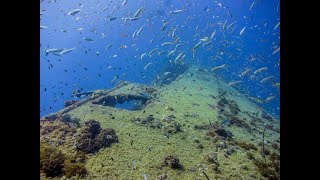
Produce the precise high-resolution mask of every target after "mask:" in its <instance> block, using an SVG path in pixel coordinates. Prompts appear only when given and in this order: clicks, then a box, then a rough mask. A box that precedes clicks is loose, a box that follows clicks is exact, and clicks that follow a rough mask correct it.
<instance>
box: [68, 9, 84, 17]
mask: <svg viewBox="0 0 320 180" xmlns="http://www.w3.org/2000/svg"><path fill="white" fill-rule="evenodd" d="M80 11H81V9H74V10H72V11H70V12H68V15H69V16H70V15H72V16H73V15H75V14H77V13H78V12H80Z"/></svg>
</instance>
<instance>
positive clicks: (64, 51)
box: [60, 47, 76, 55]
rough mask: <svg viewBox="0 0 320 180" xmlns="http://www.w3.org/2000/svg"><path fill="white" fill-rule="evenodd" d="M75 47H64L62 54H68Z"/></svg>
mask: <svg viewBox="0 0 320 180" xmlns="http://www.w3.org/2000/svg"><path fill="white" fill-rule="evenodd" d="M75 49H76V48H75V47H74V48H70V49H64V50H63V51H61V52H60V55H62V54H67V53H69V52H71V51H73V50H75Z"/></svg>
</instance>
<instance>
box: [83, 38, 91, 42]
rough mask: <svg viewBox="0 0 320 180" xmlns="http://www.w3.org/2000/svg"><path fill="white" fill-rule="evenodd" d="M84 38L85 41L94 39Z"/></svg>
mask: <svg viewBox="0 0 320 180" xmlns="http://www.w3.org/2000/svg"><path fill="white" fill-rule="evenodd" d="M83 40H85V41H93V39H91V38H83Z"/></svg>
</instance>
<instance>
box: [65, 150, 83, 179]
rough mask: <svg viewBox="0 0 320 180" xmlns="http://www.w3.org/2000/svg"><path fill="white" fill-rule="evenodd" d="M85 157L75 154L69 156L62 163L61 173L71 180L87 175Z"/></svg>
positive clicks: (79, 153)
mask: <svg viewBox="0 0 320 180" xmlns="http://www.w3.org/2000/svg"><path fill="white" fill-rule="evenodd" d="M85 160H86V156H85V155H84V154H83V153H81V152H77V153H76V154H75V156H69V157H67V158H66V159H65V161H64V167H63V172H64V174H65V176H66V177H67V178H71V177H73V176H76V175H85V174H87V169H86V168H85V166H84V165H85V164H84V163H85Z"/></svg>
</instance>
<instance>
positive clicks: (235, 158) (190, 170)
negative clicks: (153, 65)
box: [40, 66, 280, 180]
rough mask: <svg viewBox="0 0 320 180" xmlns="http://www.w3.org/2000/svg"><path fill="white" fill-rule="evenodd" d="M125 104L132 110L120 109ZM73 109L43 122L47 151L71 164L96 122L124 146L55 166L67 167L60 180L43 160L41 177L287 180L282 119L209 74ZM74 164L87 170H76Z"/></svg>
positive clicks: (116, 92)
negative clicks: (283, 178) (282, 177)
mask: <svg viewBox="0 0 320 180" xmlns="http://www.w3.org/2000/svg"><path fill="white" fill-rule="evenodd" d="M125 101H129V103H128V106H132V107H126V108H125V109H119V108H116V107H121V103H124V102H125ZM130 101H132V102H133V103H131V104H130ZM70 104H71V105H69V106H68V107H66V108H65V109H63V110H61V111H59V112H57V113H54V114H50V115H48V116H46V117H43V118H41V120H40V124H41V129H40V142H41V148H47V149H48V148H49V147H47V146H52V147H50V148H51V150H52V149H54V150H55V151H60V152H61V154H63V155H64V156H65V159H68V157H71V156H74V155H75V154H77V153H80V152H79V151H81V150H79V148H78V147H77V143H78V142H79V141H80V140H79V134H81V133H83V132H86V131H85V130H83V128H84V127H85V123H84V122H86V121H89V120H95V121H97V122H98V123H100V126H101V128H103V129H105V128H112V129H114V131H115V133H116V136H117V141H112V143H107V144H108V145H107V146H106V147H102V148H98V149H97V150H96V151H95V152H89V153H88V152H85V153H82V155H83V156H84V157H83V158H82V160H81V162H80V161H79V162H78V160H72V161H66V160H65V161H63V160H60V164H61V166H54V165H52V164H54V160H52V161H50V163H51V165H52V167H53V168H60V170H58V171H56V173H53V174H54V175H51V176H53V177H47V174H46V173H45V170H44V169H48V168H45V167H44V166H46V164H45V163H44V161H43V162H42V161H41V167H42V169H41V170H40V176H41V179H68V178H70V177H71V179H134V180H135V179H146V178H147V179H171V180H175V179H177V180H178V179H179V180H180V179H190V180H194V179H199V180H200V179H204V180H206V179H210V180H211V179H280V123H279V119H277V118H276V117H274V116H272V115H271V114H269V113H268V112H266V111H264V110H263V109H262V108H261V107H259V105H258V104H256V103H255V102H252V101H251V100H250V99H249V98H248V97H246V96H245V95H242V94H241V93H239V92H238V91H237V90H235V89H234V88H233V87H230V86H228V83H226V82H224V81H223V80H222V79H221V78H219V77H217V76H216V75H215V74H214V73H212V72H206V71H204V70H202V69H201V68H198V67H194V66H193V67H190V68H189V69H188V70H187V71H185V72H184V73H183V74H181V75H180V76H178V78H176V80H174V81H173V82H172V83H170V84H168V85H162V86H146V85H142V84H135V83H130V82H121V83H119V84H118V86H117V87H115V88H113V89H111V90H110V89H109V90H97V91H96V92H94V93H93V94H92V95H91V96H90V97H88V98H86V99H84V100H81V101H78V102H73V104H72V103H70ZM132 104H134V106H133V105H132ZM264 128H266V129H265V133H264V142H263V140H262V139H263V130H264ZM81 137H85V136H81ZM108 137H110V136H108ZM110 142H111V141H110ZM50 148H49V149H50ZM47 149H45V150H43V151H44V152H46V151H48V150H47ZM263 149H264V150H263ZM52 151H53V150H52ZM44 156H45V155H42V156H41V158H43V157H44ZM77 157H78V156H77ZM69 159H70V158H69ZM41 160H43V159H41ZM61 162H64V163H61ZM70 162H71V163H74V164H75V163H78V165H79V164H80V165H79V166H77V167H81V165H83V166H84V167H83V168H84V169H86V171H77V170H76V169H77V168H74V169H72V168H71V169H72V170H70V168H69V170H68V169H67V168H66V166H67V163H70ZM50 163H49V164H50ZM47 164H48V163H47ZM74 164H72V165H74ZM47 166H48V165H47ZM43 167H44V168H43ZM72 167H73V166H72ZM61 169H62V170H61ZM68 172H69V174H68V175H67V173H68Z"/></svg>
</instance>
